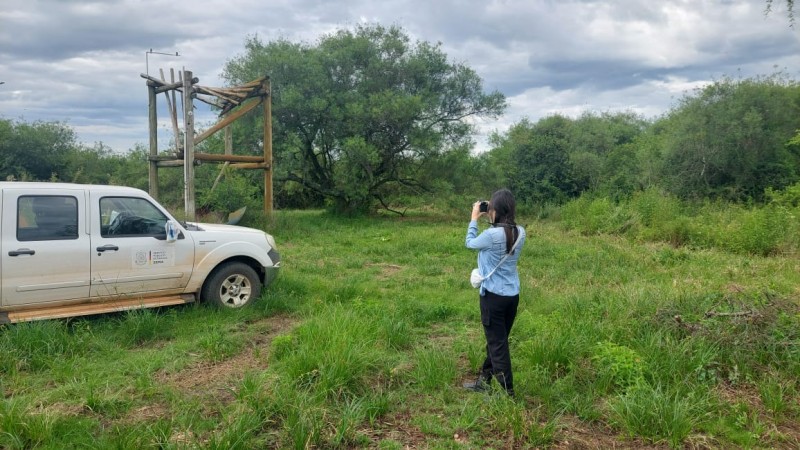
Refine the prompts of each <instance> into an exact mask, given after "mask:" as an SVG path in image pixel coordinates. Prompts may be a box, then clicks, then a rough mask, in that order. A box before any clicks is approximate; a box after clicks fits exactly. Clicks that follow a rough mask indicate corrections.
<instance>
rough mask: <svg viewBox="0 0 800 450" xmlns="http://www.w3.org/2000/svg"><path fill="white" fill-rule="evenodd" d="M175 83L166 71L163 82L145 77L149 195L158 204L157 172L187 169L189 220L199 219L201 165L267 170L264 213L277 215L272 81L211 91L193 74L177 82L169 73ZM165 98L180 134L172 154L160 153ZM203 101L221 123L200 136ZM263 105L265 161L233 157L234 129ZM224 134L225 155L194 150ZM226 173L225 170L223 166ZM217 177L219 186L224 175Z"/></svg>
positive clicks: (189, 72)
mask: <svg viewBox="0 0 800 450" xmlns="http://www.w3.org/2000/svg"><path fill="white" fill-rule="evenodd" d="M170 75H171V77H170V78H171V80H170V82H169V83H167V81H166V79H165V78H164V71H163V70H161V79H158V78H155V77H152V76H150V75H147V74H141V76H142V78H144V79H146V80H147V95H148V110H149V129H150V155H149V158H148V159H149V161H150V172H149V173H150V180H149V185H150V188H149V189H150V195H151V196H152V197H153V198H155V199H158V169H159V168H161V167H183V174H184V204H185V208H186V219H187V220H191V221H193V220H196V217H195V216H196V212H195V189H194V181H195V180H194V167H195V165H196V164H199V163H201V162H210V163H223V164H224V165H225V167H231V168H234V169H258V170H263V171H264V213H265V214H266V215H267V217H270V216H271V215H272V108H271V104H272V102H271V98H270V96H271V86H270V80H269V77H266V76H265V77H263V78H259V79H257V80H254V81H251V82H249V83H246V84H243V85H241V86H234V87H227V88H212V87H206V86H201V85H199V84H197V83H198V82H199V80H198V79H197V78H194V77H192V72H191V71H188V70H184V71H183V73H179V74H178V78H179V79H178V80H177V81H176V80H175V72H174V71H173V70H170ZM176 92H178V93H180V94H181V99H182V104H183V130H184V132H183V139H181V137H180V136H181V134H180V130H179V127H178V105H177V102H176ZM161 93H163V94H164V95H165V96H166V100H167V109H168V111H169V113H170V116H171V118H172V128H173V132H174V135H175V149H174V151H173V154H171V155H159V154H158V137H157V132H158V116H157V113H156V111H157V108H156V100H157V97H158V94H161ZM195 99H196V100H200V101H202V102H204V103H207V104H209V105H211V106H213V107H215V108H218V109H219V110H220V113H219V120H218V121H217V123H216V124H214V125H213V126H212V127H211V128H209V129H207V130H205V131H203V132H202V133H200V134H197V133H195V129H194V100H195ZM259 105H261V106H262V107H263V109H264V136H263V147H264V154H263V156H252V155H234V154H233V148H232V147H233V138H232V133H231V128H230V125H231V124H232V123H233V122H235V121H236V120H237V119H239V118H241V117H242V116H244V115H245V114H247V113H248V112H250V111H252V110H253V109H255V108H256V107H258V106H259ZM221 130H224V132H225V139H224V141H225V150H224V154H216V153H214V154H212V153H201V152H196V151H195V146H196V145H197V144H199V143H200V142H202V141H203V140H205V139H207V138H208V137H209V136H212V135H213V134H215V133H217V132H218V131H221ZM223 169H224V167H223ZM222 173H223V172H222V171H220V176H218V177H217V180H216V181H215V182H214V184H215V185H216V183H217V182H218V181H219V179H220V177H221V176H222Z"/></svg>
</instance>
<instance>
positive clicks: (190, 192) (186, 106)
mask: <svg viewBox="0 0 800 450" xmlns="http://www.w3.org/2000/svg"><path fill="white" fill-rule="evenodd" d="M192 84H193V83H192V72H191V71H190V70H184V71H183V121H184V127H183V129H184V133H183V136H184V137H183V142H184V144H183V162H184V164H183V184H184V206H185V208H186V220H190V221H194V220H195V211H194V205H195V202H194V200H195V198H194V144H195V139H194V104H193V102H192V94H193V93H194V89H193V88H192Z"/></svg>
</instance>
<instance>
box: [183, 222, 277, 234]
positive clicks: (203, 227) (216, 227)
mask: <svg viewBox="0 0 800 450" xmlns="http://www.w3.org/2000/svg"><path fill="white" fill-rule="evenodd" d="M186 229H187V230H189V231H207V232H210V233H225V232H235V233H262V234H263V233H264V231H263V230H257V229H255V228H248V227H240V226H238V225H223V224H219V223H195V222H187V223H186Z"/></svg>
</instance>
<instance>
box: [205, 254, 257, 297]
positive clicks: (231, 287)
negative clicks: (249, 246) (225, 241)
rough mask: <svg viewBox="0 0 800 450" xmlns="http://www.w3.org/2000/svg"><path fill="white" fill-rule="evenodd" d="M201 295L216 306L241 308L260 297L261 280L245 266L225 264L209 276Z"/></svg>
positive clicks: (242, 264) (236, 263) (235, 263)
mask: <svg viewBox="0 0 800 450" xmlns="http://www.w3.org/2000/svg"><path fill="white" fill-rule="evenodd" d="M201 295H202V298H203V300H205V301H208V302H211V303H212V304H214V305H216V306H220V307H226V308H241V307H243V306H245V305H247V304H249V303H250V302H251V301H253V300H254V299H257V298H258V297H260V296H261V280H260V279H259V278H258V274H257V273H256V271H255V270H253V268H252V267H250V266H248V265H247V264H244V263H239V262H232V263H227V264H224V265H222V266H220V267H217V268H216V269H214V271H213V272H212V273H211V275H209V277H208V279H206V282H205V283H204V284H203V290H202V292H201Z"/></svg>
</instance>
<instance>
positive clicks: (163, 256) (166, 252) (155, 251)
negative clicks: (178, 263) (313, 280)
mask: <svg viewBox="0 0 800 450" xmlns="http://www.w3.org/2000/svg"><path fill="white" fill-rule="evenodd" d="M131 254H132V255H133V267H134V268H139V269H147V268H152V267H172V266H174V265H175V249H172V248H169V249H164V248H138V249H134V250H133V252H131Z"/></svg>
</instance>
